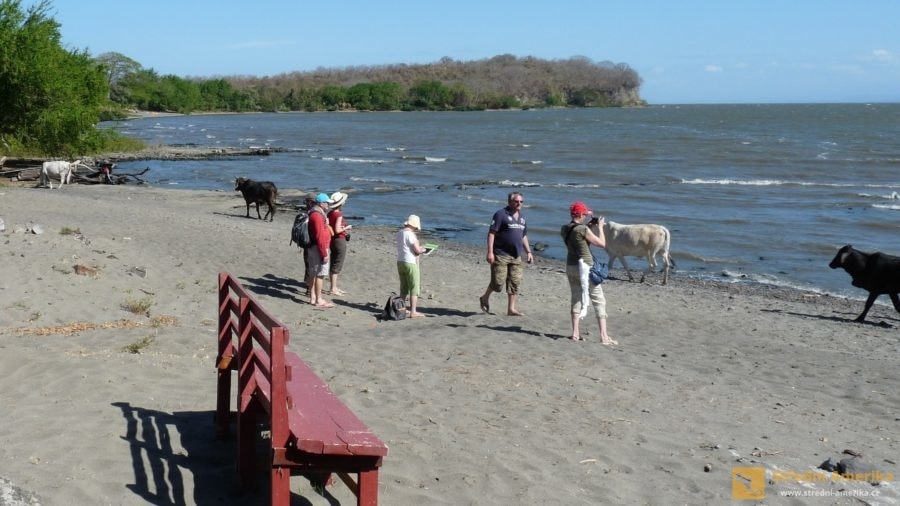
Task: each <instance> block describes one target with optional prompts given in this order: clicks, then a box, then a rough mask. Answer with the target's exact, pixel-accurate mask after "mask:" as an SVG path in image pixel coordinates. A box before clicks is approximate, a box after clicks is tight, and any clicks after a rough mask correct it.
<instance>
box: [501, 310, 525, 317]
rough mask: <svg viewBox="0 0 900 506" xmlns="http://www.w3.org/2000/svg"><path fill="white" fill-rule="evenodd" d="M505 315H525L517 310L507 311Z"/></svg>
mask: <svg viewBox="0 0 900 506" xmlns="http://www.w3.org/2000/svg"><path fill="white" fill-rule="evenodd" d="M506 314H507V315H509V316H525V313H523V312H521V311H519V310H517V309H510V310H509V311H507V312H506Z"/></svg>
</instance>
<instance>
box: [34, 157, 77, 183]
mask: <svg viewBox="0 0 900 506" xmlns="http://www.w3.org/2000/svg"><path fill="white" fill-rule="evenodd" d="M80 163H81V160H75V161H74V162H63V161H54V162H44V163H43V164H42V165H41V180H40V184H39V185H38V186H48V185H49V186H50V189H51V190H52V189H53V179H54V178H55V179H59V187H58V189H59V188H62V187H63V185H64V184H68V183H71V182H72V174H74V173H75V167H76V166H78V164H80Z"/></svg>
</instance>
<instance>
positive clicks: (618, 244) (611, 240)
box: [603, 221, 675, 284]
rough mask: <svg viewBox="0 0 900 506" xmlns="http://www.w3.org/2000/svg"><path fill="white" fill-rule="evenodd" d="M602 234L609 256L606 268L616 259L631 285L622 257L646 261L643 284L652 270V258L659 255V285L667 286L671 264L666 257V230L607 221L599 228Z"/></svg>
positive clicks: (667, 251)
mask: <svg viewBox="0 0 900 506" xmlns="http://www.w3.org/2000/svg"><path fill="white" fill-rule="evenodd" d="M603 234H604V235H605V236H606V253H607V254H608V255H609V267H610V268H612V266H613V261H615V259H617V258H618V259H620V260H621V261H622V266H623V267H625V272H626V273H627V274H628V279H629V280H631V281H634V276H632V275H631V271H630V270H629V269H628V263H627V262H626V261H625V257H626V256H633V257H644V258H646V259H647V272H645V273H644V275H643V276H641V283H643V282H644V278H645V277H646V275H647V274H649V273H650V272H652V271H655V270H656V255H662V259H663V266H664V269H663V281H662V284H666V283H668V282H669V266H670V265H672V266H674V265H675V261H674V260H672V257H671V256H669V246H670V243H671V239H672V236H671V234H670V233H669V229H667V228H666V227H664V226H662V225H649V224H641V225H621V224H619V223H616V222H614V221H607V222H606V223H605V224H604V225H603Z"/></svg>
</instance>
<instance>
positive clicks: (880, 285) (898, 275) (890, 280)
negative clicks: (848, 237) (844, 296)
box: [828, 244, 900, 323]
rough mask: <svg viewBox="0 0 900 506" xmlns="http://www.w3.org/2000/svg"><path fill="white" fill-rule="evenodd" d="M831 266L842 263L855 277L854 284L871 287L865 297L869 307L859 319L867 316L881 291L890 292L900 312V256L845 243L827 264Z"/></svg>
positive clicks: (860, 286)
mask: <svg viewBox="0 0 900 506" xmlns="http://www.w3.org/2000/svg"><path fill="white" fill-rule="evenodd" d="M828 266H829V267H831V268H832V269H837V268H838V267H842V268H843V269H844V270H845V271H847V273H848V274H850V277H851V278H853V283H852V284H853V286H855V287H858V288H862V289H864V290H868V291H869V298H868V299H866V307H865V309H863V312H862V314H861V315H859V316H858V317H857V318H856V321H857V322H860V323H861V322H863V321H864V320H865V319H866V313H868V312H869V309H870V308H871V307H872V304H873V303H874V302H875V299H877V298H878V296H879V295H883V294H887V295H889V296H890V297H891V302H893V303H894V309H896V310H897V311H898V312H900V298H898V297H897V293H898V292H900V257H895V256H892V255H885V254H884V253H879V252H875V253H863V252H862V251H859V250H855V249H853V246H851V245H849V244H848V245H846V246H844V247H843V248H841V249H840V250H838V252H837V255H835V257H834V260H832V261H831V263H830V264H828Z"/></svg>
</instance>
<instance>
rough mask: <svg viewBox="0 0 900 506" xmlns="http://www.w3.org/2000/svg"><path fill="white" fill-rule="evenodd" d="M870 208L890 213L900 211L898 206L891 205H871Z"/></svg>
mask: <svg viewBox="0 0 900 506" xmlns="http://www.w3.org/2000/svg"><path fill="white" fill-rule="evenodd" d="M872 207H874V208H877V209H890V210H891V211H900V205H896V204H891V205H887V204H873V205H872Z"/></svg>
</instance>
